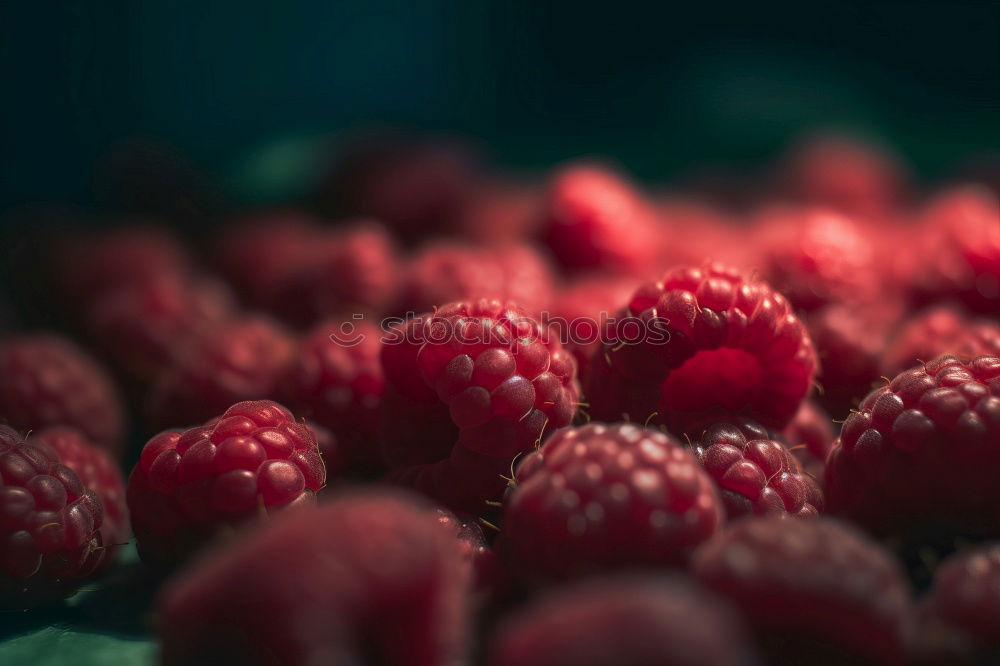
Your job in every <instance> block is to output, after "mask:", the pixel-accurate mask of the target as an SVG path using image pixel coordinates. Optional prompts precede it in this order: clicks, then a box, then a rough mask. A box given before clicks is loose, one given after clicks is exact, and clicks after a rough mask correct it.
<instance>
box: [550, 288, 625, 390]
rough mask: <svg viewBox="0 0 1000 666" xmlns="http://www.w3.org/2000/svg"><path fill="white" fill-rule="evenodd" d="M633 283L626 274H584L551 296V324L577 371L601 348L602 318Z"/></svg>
mask: <svg viewBox="0 0 1000 666" xmlns="http://www.w3.org/2000/svg"><path fill="white" fill-rule="evenodd" d="M637 286H638V284H637V281H636V280H635V279H632V278H627V277H614V276H596V277H587V278H581V279H578V280H574V281H573V282H571V283H570V284H569V285H568V286H567V287H566V288H565V289H563V290H562V291H560V292H559V295H558V296H557V297H556V298H555V299H553V302H552V311H551V314H552V316H553V317H554V318H553V319H552V320H551V325H552V326H553V328H555V329H556V330H558V331H559V332H560V339H561V340H562V341H563V343H564V344H565V346H566V348H567V349H568V350H569V351H571V352H572V353H573V356H574V357H576V362H577V366H578V367H579V372H580V374H581V375H583V374H584V373H585V372H586V370H587V366H588V365H590V361H591V358H592V357H593V356H594V354H596V353H597V351H598V350H599V349H600V348H601V333H602V331H603V330H604V324H605V322H606V321H607V320H608V319H609V318H610V317H613V316H614V315H615V314H616V313H617V312H619V311H620V310H621V309H622V308H623V307H625V305H626V304H627V303H628V301H629V298H631V296H632V294H633V293H634V292H635V289H636V287H637Z"/></svg>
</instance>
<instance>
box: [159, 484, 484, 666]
mask: <svg viewBox="0 0 1000 666" xmlns="http://www.w3.org/2000/svg"><path fill="white" fill-rule="evenodd" d="M464 572H465V569H464V568H463V567H462V563H461V556H460V554H459V549H458V548H456V546H455V541H454V538H453V537H452V536H451V535H449V534H448V533H447V531H446V530H444V529H442V528H441V527H440V526H439V525H437V524H436V521H435V518H434V516H432V515H430V513H429V512H428V511H427V510H425V509H424V508H422V507H419V506H413V505H411V503H410V501H409V498H403V497H400V498H397V497H394V496H392V495H387V494H374V493H368V494H359V495H353V496H345V497H342V498H340V499H338V500H335V501H333V502H330V503H329V504H326V505H324V506H322V507H320V508H317V509H309V510H304V511H297V512H295V514H294V515H289V516H286V517H284V518H282V519H281V520H276V521H272V522H271V524H269V525H268V526H267V527H266V528H264V529H261V530H258V531H256V532H254V533H253V534H250V535H249V536H248V537H247V539H246V540H244V541H242V542H240V543H237V544H234V545H233V546H232V547H231V548H229V549H227V550H226V551H225V552H219V553H217V554H216V556H215V557H213V558H208V559H205V560H203V561H202V562H201V563H200V564H199V566H197V567H195V568H194V569H192V570H191V571H190V572H189V573H186V574H184V575H182V576H180V577H178V578H177V579H175V580H174V581H173V582H172V583H171V584H170V585H169V586H168V587H167V588H166V589H165V590H164V592H163V594H162V595H161V597H160V600H159V602H158V612H157V617H158V618H159V623H158V628H159V633H160V639H161V641H162V646H163V647H162V653H161V663H162V664H164V666H175V665H180V664H211V663H240V664H247V665H250V666H264V665H265V664H273V663H274V655H280V663H281V664H282V665H283V666H312V665H313V664H381V665H383V666H451V665H452V664H460V663H466V661H465V659H464V652H465V642H466V633H467V624H468V613H467V609H466V605H467V602H466V595H467V584H468V581H467V579H466V576H465V574H464Z"/></svg>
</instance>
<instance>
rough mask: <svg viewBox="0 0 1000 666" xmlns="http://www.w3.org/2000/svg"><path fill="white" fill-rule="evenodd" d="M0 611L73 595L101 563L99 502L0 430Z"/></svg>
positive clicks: (41, 454) (45, 454) (40, 453)
mask: <svg viewBox="0 0 1000 666" xmlns="http://www.w3.org/2000/svg"><path fill="white" fill-rule="evenodd" d="M0 481H2V483H0V607H3V608H6V609H24V608H29V607H31V606H37V605H42V604H45V603H49V602H52V601H57V600H58V599H60V598H61V597H63V596H66V595H68V594H70V593H72V592H73V590H75V589H76V587H77V586H78V585H79V583H80V581H81V580H82V579H83V578H86V577H87V576H89V575H90V574H91V573H93V572H94V571H95V570H96V569H97V567H98V566H99V565H100V564H101V561H102V560H103V558H104V545H103V542H102V541H101V532H100V529H101V518H102V515H103V507H102V506H101V500H100V498H99V497H98V495H97V493H95V492H94V491H93V490H91V489H90V488H87V487H86V486H84V485H83V483H82V482H81V481H80V478H79V477H78V476H77V475H76V474H75V473H74V472H73V471H72V470H70V469H69V468H68V467H66V466H64V465H62V464H60V462H59V459H58V458H57V457H56V456H55V455H54V454H53V452H52V451H51V450H49V449H46V448H44V447H38V446H34V445H32V444H29V443H26V442H25V441H24V439H23V438H22V437H21V436H20V435H19V434H18V433H17V432H16V431H14V430H13V429H11V428H8V427H7V426H0Z"/></svg>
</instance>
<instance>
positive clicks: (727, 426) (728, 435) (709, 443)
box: [693, 419, 823, 519]
mask: <svg viewBox="0 0 1000 666" xmlns="http://www.w3.org/2000/svg"><path fill="white" fill-rule="evenodd" d="M693 444H694V452H695V455H696V456H697V457H698V462H700V463H701V465H702V467H704V468H705V471H706V472H708V475H709V476H710V477H712V480H713V481H714V482H715V484H716V485H717V486H718V488H719V496H720V497H721V498H722V504H723V505H724V506H725V507H726V514H727V516H728V517H729V519H733V518H738V517H739V516H745V515H749V514H756V515H771V514H773V515H779V516H785V515H787V516H796V517H799V518H806V517H815V516H817V515H819V513H820V512H821V511H822V510H823V492H822V491H821V490H820V489H819V485H818V484H817V483H816V481H815V480H814V479H813V478H812V477H810V476H809V475H807V474H805V473H803V472H802V468H801V467H800V466H799V463H798V461H797V460H796V459H795V456H793V455H792V454H791V452H790V451H789V450H788V449H787V448H786V447H785V445H784V444H782V443H781V442H779V441H776V440H775V439H773V438H772V437H771V435H770V434H769V433H768V432H767V430H765V429H764V428H762V427H761V426H760V425H758V424H756V423H754V422H753V421H750V420H749V419H733V420H732V421H730V422H727V423H716V424H714V425H711V426H709V427H708V428H706V429H705V430H704V431H702V433H701V436H700V437H699V438H698V439H697V440H695V441H694V442H693Z"/></svg>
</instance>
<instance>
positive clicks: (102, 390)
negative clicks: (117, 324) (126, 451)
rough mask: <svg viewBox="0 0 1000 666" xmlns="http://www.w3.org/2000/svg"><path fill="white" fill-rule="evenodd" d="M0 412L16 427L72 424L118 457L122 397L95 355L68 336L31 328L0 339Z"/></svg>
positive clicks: (121, 423)
mask: <svg viewBox="0 0 1000 666" xmlns="http://www.w3.org/2000/svg"><path fill="white" fill-rule="evenodd" d="M0 418H5V419H6V420H7V421H8V422H9V423H10V425H12V426H13V427H15V428H19V429H21V430H34V429H37V428H43V427H45V426H50V425H65V426H72V427H74V428H77V429H79V430H80V431H81V432H83V433H84V434H85V435H86V436H87V438H88V439H90V441H92V442H94V443H95V444H97V445H98V446H101V447H103V448H104V449H106V450H107V451H109V452H110V453H111V454H112V456H114V457H117V456H118V455H119V454H120V452H121V445H122V437H123V434H124V431H125V417H124V415H123V414H122V405H121V399H120V398H119V396H118V392H117V390H116V389H115V386H114V384H113V383H112V381H111V378H110V377H108V375H107V373H106V372H105V371H104V368H102V367H101V366H100V365H98V363H97V361H95V360H94V359H92V358H91V357H90V356H88V355H87V354H86V353H84V351H83V350H81V349H80V348H79V347H77V346H76V345H75V344H73V343H72V342H71V341H69V340H67V339H65V338H62V337H60V336H57V335H53V334H49V333H31V334H24V335H18V336H14V337H11V338H7V339H6V340H5V341H3V342H2V343H0Z"/></svg>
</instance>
